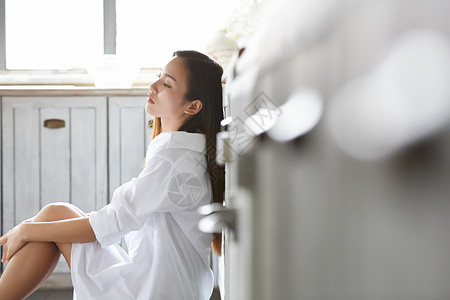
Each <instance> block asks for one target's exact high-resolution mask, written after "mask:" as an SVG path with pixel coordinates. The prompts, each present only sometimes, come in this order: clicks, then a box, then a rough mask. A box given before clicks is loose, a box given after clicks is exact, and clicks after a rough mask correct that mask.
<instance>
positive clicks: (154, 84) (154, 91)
mask: <svg viewBox="0 0 450 300" xmlns="http://www.w3.org/2000/svg"><path fill="white" fill-rule="evenodd" d="M157 82H158V81H155V82H153V83H152V84H150V93H152V94H156V93H157V91H158V90H157V88H156V83H157Z"/></svg>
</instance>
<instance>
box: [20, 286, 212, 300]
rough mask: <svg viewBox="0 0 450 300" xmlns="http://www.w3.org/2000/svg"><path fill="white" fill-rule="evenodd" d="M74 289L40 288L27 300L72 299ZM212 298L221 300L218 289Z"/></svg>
mask: <svg viewBox="0 0 450 300" xmlns="http://www.w3.org/2000/svg"><path fill="white" fill-rule="evenodd" d="M72 298H73V292H72V290H38V291H36V292H35V293H33V295H31V296H30V297H28V298H27V300H72ZM210 300H220V294H219V290H218V289H216V288H215V289H214V291H213V294H212V296H211V299H210Z"/></svg>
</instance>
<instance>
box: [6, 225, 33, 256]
mask: <svg viewBox="0 0 450 300" xmlns="http://www.w3.org/2000/svg"><path fill="white" fill-rule="evenodd" d="M25 222H28V220H27V221H25ZM22 224H23V223H20V224H19V225H17V226H16V227H14V228H13V229H11V230H10V231H9V232H8V233H6V234H5V235H3V236H2V237H1V238H0V246H3V256H2V262H5V261H9V260H10V259H11V257H13V255H14V254H16V252H17V251H19V250H20V249H21V248H22V247H23V246H25V244H26V243H27V241H26V240H25V239H24V233H23V226H22Z"/></svg>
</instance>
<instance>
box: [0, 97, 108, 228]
mask: <svg viewBox="0 0 450 300" xmlns="http://www.w3.org/2000/svg"><path fill="white" fill-rule="evenodd" d="M2 102H3V111H2V115H3V122H2V123H3V124H2V129H3V130H2V131H3V136H2V148H3V226H4V230H5V231H6V230H9V229H10V228H12V227H13V226H14V225H15V224H17V223H18V222H20V221H22V220H24V219H26V218H29V217H31V216H33V215H34V214H36V213H37V212H38V211H39V209H41V208H42V207H43V206H45V205H46V204H48V203H51V202H70V203H73V204H75V205H77V206H78V207H80V208H81V209H82V210H84V211H86V212H89V211H92V210H95V209H98V208H100V207H102V206H103V205H105V204H106V203H107V196H108V194H107V143H106V142H107V134H106V129H107V109H106V108H107V102H106V97H64V98H62V97H3V99H2Z"/></svg>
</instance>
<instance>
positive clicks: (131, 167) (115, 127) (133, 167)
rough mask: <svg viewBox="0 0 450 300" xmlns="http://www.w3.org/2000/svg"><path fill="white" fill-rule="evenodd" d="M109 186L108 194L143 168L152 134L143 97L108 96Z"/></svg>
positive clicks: (149, 118)
mask: <svg viewBox="0 0 450 300" xmlns="http://www.w3.org/2000/svg"><path fill="white" fill-rule="evenodd" d="M108 103H109V187H110V196H111V195H112V193H113V192H114V190H115V189H116V188H117V187H118V186H120V185H121V184H122V183H124V182H126V181H128V180H130V179H131V178H133V177H136V176H137V175H138V174H139V172H140V171H141V170H142V167H143V162H144V156H145V152H146V151H147V146H148V143H149V141H150V138H151V135H152V129H151V128H149V127H148V122H149V120H151V119H153V117H152V116H150V115H149V114H147V113H146V112H145V104H146V102H145V98H144V97H112V98H109V101H108Z"/></svg>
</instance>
